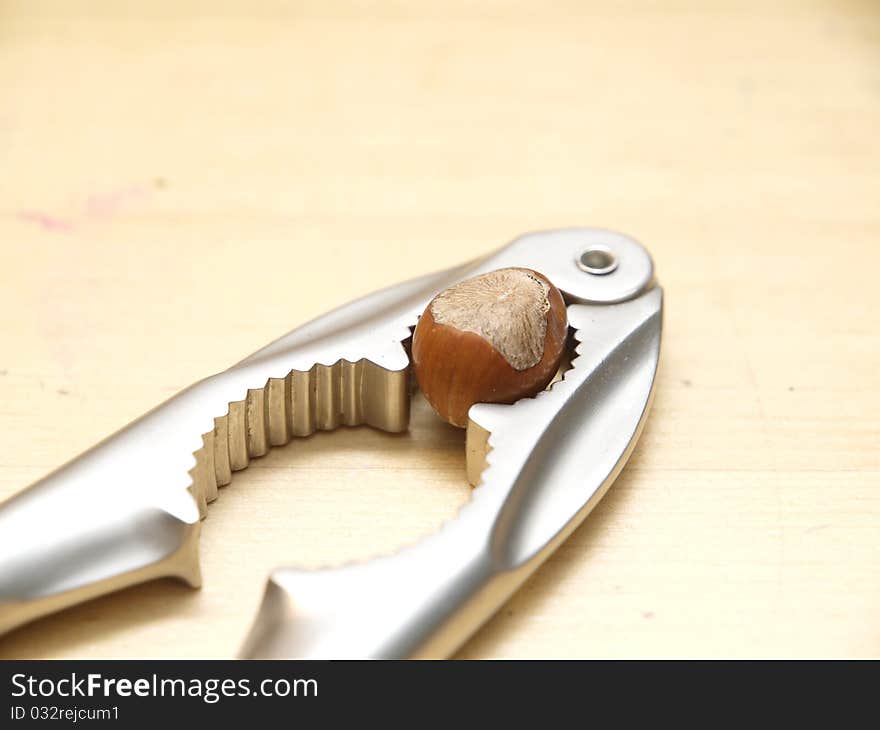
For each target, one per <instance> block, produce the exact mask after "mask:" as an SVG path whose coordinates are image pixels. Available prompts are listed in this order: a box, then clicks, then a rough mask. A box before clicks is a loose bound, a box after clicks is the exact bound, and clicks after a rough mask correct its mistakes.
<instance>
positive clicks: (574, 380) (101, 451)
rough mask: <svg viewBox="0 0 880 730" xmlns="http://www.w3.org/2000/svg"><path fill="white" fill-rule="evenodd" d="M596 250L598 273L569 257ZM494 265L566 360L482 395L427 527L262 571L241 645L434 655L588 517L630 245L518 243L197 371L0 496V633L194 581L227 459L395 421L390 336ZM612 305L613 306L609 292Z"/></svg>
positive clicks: (604, 447) (401, 355) (640, 410)
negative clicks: (53, 467)
mask: <svg viewBox="0 0 880 730" xmlns="http://www.w3.org/2000/svg"><path fill="white" fill-rule="evenodd" d="M591 247H593V248H595V247H607V248H608V250H609V251H610V252H611V253H613V255H614V257H615V258H616V261H617V263H618V266H617V268H616V269H615V270H614V271H613V272H610V273H608V274H606V275H604V276H595V275H591V274H588V273H585V272H584V271H582V270H581V269H580V268H579V266H578V256H579V254H580V253H581V252H583V251H584V250H586V249H589V248H591ZM504 266H525V267H529V268H533V269H536V270H538V271H541V272H542V273H544V274H545V275H546V276H548V277H549V278H550V279H551V281H553V282H554V283H555V284H556V285H557V286H558V287H559V288H560V289H561V290H562V291H563V293H564V294H565V295H566V299H567V301H568V302H570V305H569V318H570V323H571V325H572V327H573V328H575V330H576V339H577V340H578V341H579V342H580V343H581V344H580V345H579V346H578V357H576V359H575V360H574V361H573V367H572V368H571V369H570V370H569V371H568V372H567V373H566V374H565V377H564V379H563V380H562V381H560V382H559V383H557V384H556V385H554V386H553V387H552V389H550V390H548V391H545V392H544V393H541V394H540V395H539V396H538V397H536V398H534V399H528V400H523V401H520V402H518V403H517V404H515V405H513V406H489V405H477V406H474V407H473V408H472V409H471V412H470V424H469V427H468V435H467V451H468V454H467V456H468V473H469V475H470V477H471V478H472V480H473V481H476V480H477V479H479V478H481V479H482V483H481V485H480V486H479V487H478V488H477V489H476V490H475V491H474V496H473V500H472V501H471V502H470V503H469V504H468V505H466V506H465V507H464V508H463V509H462V510H461V512H460V514H459V516H458V517H457V518H456V519H454V520H452V521H451V522H449V523H447V525H446V526H445V527H444V528H443V529H442V530H441V531H440V532H439V533H437V534H436V535H434V536H431V537H429V538H427V539H426V540H424V541H422V542H421V543H419V544H418V545H416V546H413V547H410V548H406V549H404V550H402V551H400V552H399V553H397V554H395V555H393V556H388V557H384V558H379V559H376V560H372V561H369V562H366V563H360V564H354V565H349V566H344V567H341V568H337V569H332V570H321V571H313V572H309V571H301V570H297V569H295V568H279V569H277V570H275V571H274V572H273V573H272V575H271V578H270V580H269V583H268V587H267V590H266V595H265V597H264V601H263V604H262V606H261V609H260V611H259V613H258V616H257V619H256V621H255V623H254V626H253V628H252V630H251V633H250V635H249V636H248V638H247V640H246V642H245V646H244V648H243V650H242V655H243V656H314V657H317V656H322V657H327V656H390V657H406V656H445V655H447V654H448V653H450V652H451V651H453V650H454V649H455V648H456V647H457V646H458V645H460V644H461V642H462V641H463V640H464V639H465V638H467V636H469V635H470V634H471V633H472V632H473V631H475V630H476V629H477V628H478V627H479V625H480V624H481V623H482V622H483V621H485V619H486V618H488V616H490V615H491V614H492V612H494V611H495V610H496V609H497V608H498V606H500V605H501V603H502V602H503V601H504V600H505V599H506V598H507V596H509V595H510V593H511V592H512V591H514V590H515V589H516V587H517V586H518V585H519V584H520V583H521V582H522V581H523V580H525V578H526V577H527V576H528V575H529V574H530V573H531V572H532V571H533V570H534V569H535V568H536V567H537V566H538V565H539V564H540V563H541V562H542V561H543V560H544V559H545V558H546V556H547V555H549V554H550V552H552V550H553V549H554V548H555V547H556V545H558V544H559V542H560V541H561V540H563V539H564V538H565V537H566V536H567V535H568V534H569V532H570V531H571V530H572V529H574V527H575V526H576V525H577V524H579V523H580V521H581V520H582V519H583V518H584V517H585V516H586V514H588V512H589V510H590V509H591V508H592V506H593V505H594V504H595V503H596V501H598V499H599V498H600V497H601V495H602V494H603V493H604V491H605V489H607V487H608V486H609V485H610V483H611V482H612V481H613V479H614V478H615V477H616V475H617V473H618V472H619V470H620V468H622V466H623V464H624V463H625V461H626V459H627V458H628V456H629V453H630V451H631V449H632V447H633V445H634V443H635V440H636V439H637V437H638V433H639V430H640V428H641V424H642V423H643V420H644V417H645V414H646V412H647V409H648V405H649V403H650V397H651V393H652V388H653V382H654V374H655V371H656V366H657V361H658V357H659V349H660V329H661V319H662V294H661V291H660V289H659V288H658V287H656V286H653V265H652V263H651V259H650V256H649V255H648V253H647V252H646V251H645V250H644V248H643V247H642V246H641V245H640V244H638V243H637V242H635V241H633V240H632V239H630V238H628V237H626V236H623V235H621V234H617V233H612V232H609V231H604V230H601V229H565V230H560V231H550V232H544V233H534V234H530V235H527V236H523V237H522V238H520V239H517V240H516V241H514V242H512V243H510V244H508V245H507V246H505V247H504V248H502V249H500V250H499V251H497V252H496V253H495V254H492V255H490V256H487V257H485V258H483V259H481V260H478V261H475V262H472V263H470V264H466V265H464V266H460V267H456V268H454V269H450V270H448V271H444V272H439V273H436V274H431V275H428V276H423V277H420V278H418V279H414V280H412V281H409V282H405V283H403V284H400V285H397V286H394V287H391V288H389V289H385V290H383V291H380V292H377V293H375V294H372V295H369V296H367V297H364V298H362V299H359V300H356V301H354V302H352V303H350V304H347V305H345V306H343V307H340V308H339V309H336V310H334V311H333V312H330V313H329V314H327V315H324V316H323V317H320V318H319V319H316V320H314V321H313V322H310V323H308V324H306V325H304V326H302V327H300V328H298V329H297V330H294V331H293V332H291V333H289V334H288V335H286V336H284V337H282V338H281V339H279V340H277V341H276V342H273V343H271V344H270V345H268V346H267V347H265V348H263V349H261V350H260V351H258V352H256V353H254V354H253V355H251V356H250V357H248V358H247V359H245V360H243V361H242V362H240V363H238V364H237V365H235V366H234V367H232V368H230V369H228V370H226V371H224V372H221V373H219V374H217V375H214V376H212V377H210V378H207V379H205V380H203V381H200V382H199V383H196V384H195V385H193V386H191V387H190V388H188V389H186V390H184V391H183V392H181V393H180V394H178V395H177V396H175V397H174V398H172V399H170V400H169V401H167V402H166V403H164V404H162V405H161V406H159V407H158V408H156V409H155V410H153V411H151V412H150V413H148V414H146V415H145V416H143V417H142V418H140V419H139V420H137V421H135V422H134V423H132V424H130V425H129V426H127V427H126V428H124V429H123V430H122V431H120V432H118V433H117V434H115V435H113V436H111V437H110V438H108V439H107V440H105V441H104V442H102V443H101V444H99V445H97V446H96V447H94V448H93V449H91V450H90V451H88V452H86V453H85V454H83V455H81V456H80V457H78V458H77V459H75V460H73V461H71V462H70V463H68V464H67V465H65V466H63V467H61V468H60V469H59V470H57V471H56V472H54V473H52V474H50V475H49V476H47V477H45V478H44V479H42V480H40V481H39V482H37V483H36V484H34V485H32V486H31V487H29V488H28V489H27V490H25V491H23V492H21V493H20V494H18V495H15V496H14V497H12V498H11V499H9V500H7V501H6V502H5V503H3V504H2V505H0V632H2V631H7V630H10V629H12V628H14V627H15V626H17V625H20V624H22V623H24V622H26V621H30V620H32V619H34V618H36V617H38V616H41V615H43V614H46V613H49V612H51V611H56V610H59V609H61V608H64V607H65V606H69V605H71V604H73V603H77V602H80V601H83V600H87V599H89V598H92V597H94V596H97V595H100V594H103V593H106V592H109V591H113V590H117V589H119V588H122V587H124V586H127V585H131V584H134V583H137V582H141V581H144V580H149V579H152V578H155V577H159V576H177V577H180V578H182V579H184V580H186V581H188V582H189V583H190V584H192V585H198V584H199V582H200V578H199V568H198V554H197V550H198V532H199V524H200V518H201V517H204V516H205V513H206V509H207V505H208V503H210V502H211V501H213V499H215V498H216V497H217V494H218V487H222V486H224V485H226V484H228V483H229V482H230V481H231V479H232V474H233V473H234V472H235V471H238V470H240V469H243V468H246V467H247V465H248V463H249V461H250V459H252V458H256V457H259V456H261V455H263V454H265V453H266V451H267V450H268V449H269V448H270V447H272V446H277V445H282V444H284V443H286V442H287V441H288V440H290V439H291V438H292V437H295V436H301V435H307V434H309V433H312V432H313V431H315V430H326V429H332V428H335V427H337V426H338V425H342V424H345V425H355V424H362V423H363V424H367V425H371V426H374V427H376V428H381V429H384V430H387V431H401V430H404V429H406V427H407V423H408V416H409V395H408V372H409V359H408V356H407V353H406V350H405V349H404V346H403V344H402V343H403V342H404V341H405V340H406V339H407V338H408V337H409V336H410V332H411V329H410V328H411V327H413V326H414V325H415V323H416V322H417V319H418V316H419V315H420V314H421V312H422V311H423V309H424V307H425V306H426V305H427V303H428V301H429V300H430V299H431V298H432V297H433V296H434V295H435V294H436V293H437V292H438V291H439V290H441V289H443V288H445V287H448V286H450V285H451V284H453V283H455V282H457V281H460V280H462V279H464V278H468V277H470V276H473V275H475V274H478V273H483V272H486V271H491V270H493V269H497V268H501V267H504ZM620 302H622V303H620Z"/></svg>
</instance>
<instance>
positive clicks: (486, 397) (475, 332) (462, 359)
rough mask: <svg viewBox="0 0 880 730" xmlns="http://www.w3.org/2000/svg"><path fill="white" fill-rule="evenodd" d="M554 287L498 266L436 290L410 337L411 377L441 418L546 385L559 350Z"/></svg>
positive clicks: (560, 312)
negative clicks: (412, 369) (413, 377)
mask: <svg viewBox="0 0 880 730" xmlns="http://www.w3.org/2000/svg"><path fill="white" fill-rule="evenodd" d="M567 334H568V321H567V316H566V310H565V302H564V301H563V300H562V295H561V294H560V293H559V290H558V289H557V288H556V287H555V286H553V284H552V283H550V281H549V280H548V279H547V277H545V276H544V275H543V274H539V273H538V272H537V271H532V270H530V269H519V268H510V269H498V270H497V271H491V272H489V273H488V274H482V275H480V276H475V277H474V278H473V279H468V280H466V281H462V282H460V283H458V284H455V285H454V286H451V287H449V288H448V289H445V290H444V291H442V292H440V293H439V294H438V295H437V296H436V297H434V299H433V300H432V301H431V303H430V304H428V306H427V308H426V309H425V311H424V313H423V314H422V316H421V319H419V323H418V326H417V327H416V330H415V333H414V335H413V342H412V356H413V365H414V369H415V374H416V379H417V380H418V383H419V387H420V388H421V390H422V393H424V395H425V398H426V399H427V400H428V402H429V403H430V404H431V406H432V407H433V409H434V410H435V411H436V412H437V414H438V415H439V416H440V418H442V419H443V420H444V421H448V422H449V423H451V424H453V425H454V426H459V427H461V428H464V427H465V426H467V422H468V410H469V409H470V407H471V406H472V405H473V404H474V403H514V402H515V401H517V400H519V399H520V398H526V397H530V396H533V395H535V394H536V393H538V392H539V391H541V390H543V389H544V388H546V387H547V384H548V383H549V382H550V381H551V380H552V379H553V376H554V375H555V374H556V371H557V370H558V369H559V363H560V361H561V360H562V355H563V353H564V351H565V339H566V336H567Z"/></svg>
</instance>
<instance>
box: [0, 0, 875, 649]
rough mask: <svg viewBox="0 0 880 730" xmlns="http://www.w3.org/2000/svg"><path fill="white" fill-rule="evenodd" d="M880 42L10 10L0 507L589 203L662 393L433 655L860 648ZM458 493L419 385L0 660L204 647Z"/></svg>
mask: <svg viewBox="0 0 880 730" xmlns="http://www.w3.org/2000/svg"><path fill="white" fill-rule="evenodd" d="M878 69H880V5H878V4H877V3H876V2H872V1H871V0H863V1H862V2H859V1H857V0H816V1H813V2H810V1H807V0H804V1H803V2H795V1H793V0H789V1H787V2H777V3H766V2H758V1H757V0H750V1H748V2H733V1H732V0H731V1H730V2H697V1H696V0H675V1H673V0H670V1H669V2H661V1H653V2H647V1H646V2H624V3H610V2H599V1H598V0H597V1H596V2H561V3H543V2H542V3H537V2H535V3H513V2H486V3H471V2H444V3H424V4H422V3H415V4H414V3H409V2H399V3H336V2H295V3H288V4H284V5H281V4H278V5H276V4H259V3H235V4H227V3H218V2H213V3H201V4H199V5H194V4H190V3H182V2H162V3H147V4H144V3H131V4H130V5H127V4H124V3H110V2H106V3H80V2H66V3H61V2H56V3H41V2H26V3H25V2H22V3H10V2H2V3H0V89H2V92H0V163H2V170H3V175H2V183H0V256H2V259H0V338H2V345H0V434H2V444H3V447H2V452H0V453H2V458H0V496H5V495H8V494H11V493H13V492H14V491H16V490H18V489H20V488H22V487H24V486H26V485H27V484H29V483H30V482H32V481H33V480H35V479H37V478H39V477H40V476H42V475H43V474H45V473H46V472H48V471H49V470H51V469H52V468H54V467H55V466H58V465H59V464H61V463H63V462H64V461H65V460H67V459H68V458H70V457H72V456H73V455H75V454H77V453H79V452H80V451H82V450H84V449H86V448H87V447H89V446H90V445H92V444H93V443H95V442H96V441H98V440H99V439H101V438H102V437H103V436H105V435H107V434H109V433H110V432H112V431H114V430H116V429H117V428H119V427H121V426H122V425H124V424H125V423H127V422H128V421H129V420H131V419H132V418H134V417H136V416H138V415H139V414H141V413H142V412H144V411H146V410H148V409H149V408H151V407H152V406H154V405H156V404H157V403H159V402H160V401H162V400H164V399H165V398H167V397H168V396H170V395H171V394H173V393H174V392H176V391H177V390H179V389H180V388H182V387H184V386H186V385H187V384H189V383H190V382H192V381H194V380H197V379H199V378H201V377H203V376H205V375H207V374H210V373H212V372H215V371H217V370H220V369H222V368H224V367H226V366H228V365H229V364H231V363H233V362H235V361H236V360H238V359H240V358H241V357H243V356H244V355H246V354H248V353H249V352H252V351H253V350H255V349H256V348H258V347H259V346H261V345H262V344H264V343H266V342H267V341H269V340H271V339H274V338H275V337H277V336H279V335H280V334H283V333H284V332H286V331H287V330H289V329H291V328H293V327H294V326H296V325H298V324H300V323H302V322H304V321H306V320H307V319H309V318H311V317H313V316H316V315H318V314H320V313H322V312H324V311H325V310H327V309H328V308H330V307H333V306H334V305H337V304H339V303H342V302H344V301H347V300H349V299H351V298H352V297H354V296H356V295H359V294H363V293H366V292H368V291H370V290H373V289H376V288H378V287H381V286H383V285H386V284H389V283H392V282H395V281H398V280H401V279H403V278H408V277H411V276H414V275H417V274H420V273H423V272H427V271H429V270H434V269H438V268H441V267H445V266H448V265H452V264H454V263H456V262H459V261H461V260H463V259H466V258H468V257H472V256H473V255H475V254H477V253H480V252H484V251H488V250H490V249H492V248H494V247H496V246H498V245H500V244H502V243H504V242H506V241H507V240H509V239H511V238H513V237H514V236H516V235H518V234H520V233H522V232H525V231H529V230H534V229H541V228H552V227H560V226H566V225H578V224H586V225H600V226H605V227H610V228H616V229H619V230H622V231H626V232H628V233H630V234H632V235H634V236H635V237H637V238H639V239H640V240H642V241H643V242H644V243H646V244H647V245H648V247H649V248H650V249H651V251H652V253H653V255H654V257H655V260H656V264H657V269H658V273H659V277H660V279H661V281H662V283H663V285H664V287H665V289H666V296H667V310H666V330H665V341H664V352H663V358H662V364H661V375H660V380H659V384H658V388H657V396H656V401H655V405H654V410H653V413H652V415H651V418H650V421H649V423H648V426H647V429H646V431H645V433H644V436H643V437H642V440H641V442H640V443H639V445H638V448H637V450H636V452H635V455H634V456H633V459H632V461H631V462H630V465H629V466H628V467H627V469H626V470H625V472H624V474H623V475H622V476H621V477H620V479H619V480H618V482H617V483H616V485H615V486H614V487H613V489H612V490H611V492H610V493H609V494H608V496H607V497H606V498H605V499H604V501H603V502H602V503H601V504H600V506H599V507H598V508H597V510H596V511H595V512H594V513H593V515H592V516H591V517H590V518H589V519H588V520H587V522H586V523H585V524H584V526H583V527H582V528H581V529H579V530H578V531H577V532H576V533H575V535H574V536H573V537H572V538H571V539H570V540H569V541H568V542H566V543H565V545H564V546H563V547H562V548H561V549H560V550H559V552H558V553H557V554H556V555H554V556H553V557H552V558H551V559H550V560H549V562H548V563H547V564H546V565H545V566H544V567H543V568H542V569H541V570H540V571H539V572H538V573H537V574H536V575H535V577H534V578H533V579H532V580H530V581H529V582H528V583H527V584H526V586H525V587H524V588H523V589H522V590H521V591H520V592H519V593H518V594H517V595H516V596H515V597H514V598H513V599H512V600H511V601H510V602H509V604H507V605H506V606H505V607H504V608H503V609H502V611H501V612H500V613H499V614H498V615H497V617H496V618H494V619H493V620H492V621H491V622H489V623H488V624H487V625H486V626H485V627H484V628H483V630H481V631H480V632H479V634H478V635H476V636H475V637H474V638H473V639H472V640H471V641H470V642H469V643H468V644H467V645H466V646H465V647H464V648H463V649H462V650H461V652H460V654H459V656H461V657H467V658H472V657H596V656H599V657H608V656H670V657H671V656H675V657H679V656H878V655H880V427H878V420H880V362H878V359H880V358H878V355H880V335H878V322H880V308H878V305H877V286H878V284H877V282H878V271H880V141H878V139H880V138H878V132H880V72H878ZM467 498H468V488H467V486H466V484H465V479H464V457H463V452H462V437H461V434H460V433H459V432H458V431H455V430H453V429H451V428H447V427H445V426H443V425H440V424H439V423H438V422H437V421H436V420H435V419H434V418H433V417H432V415H431V413H429V412H428V411H427V410H426V409H425V407H424V405H423V404H422V403H420V402H419V403H417V404H416V409H415V417H414V424H413V429H412V432H411V433H410V434H409V435H404V436H399V437H391V436H387V435H383V434H380V433H377V432H372V431H369V430H367V429H360V430H357V429H349V430H341V431H338V432H334V433H329V434H328V433H324V434H319V435H316V436H315V437H313V438H309V439H307V440H303V441H300V442H296V443H294V444H292V445H290V446H288V447H286V448H284V449H280V450H276V451H274V452H273V453H271V454H270V455H269V456H267V457H266V458H264V459H261V460H258V461H256V462H254V463H253V465H252V466H251V467H250V468H249V469H248V470H247V471H245V472H242V473H241V474H239V475H237V476H236V477H235V480H234V482H233V484H232V485H231V486H230V487H228V488H226V489H225V491H223V492H222V494H221V496H220V499H219V500H218V501H217V502H216V503H215V504H214V505H213V506H212V507H211V511H210V513H209V517H208V519H207V521H206V522H205V524H204V526H203V535H202V565H203V571H204V587H203V588H202V589H201V590H200V591H192V590H190V589H188V588H186V587H185V586H184V585H182V584H178V583H175V582H172V581H167V582H157V583H154V584H149V585H144V586H141V587H137V588H133V589H130V590H126V591H124V592H121V593H118V594H116V595H113V596H110V597H108V598H105V599H101V600H97V601H94V602H92V603H89V604H87V605H83V606H80V607H78V608H75V609H72V610H69V611H67V612H65V613H62V614H59V615H56V616H53V617H50V618H47V619H44V620H42V621H39V622H37V623H35V624H32V625H30V626H28V627H26V628H23V629H21V630H19V631H17V632H15V633H13V634H10V635H9V636H7V637H5V638H2V639H0V656H3V657H160V656H161V657H224V656H231V655H233V654H234V652H235V651H236V650H237V648H238V646H239V644H240V641H241V639H242V637H243V635H244V632H245V630H246V628H247V627H248V625H249V622H250V619H251V617H252V615H253V613H254V611H255V608H256V606H257V602H258V600H259V597H260V592H261V590H262V585H263V581H264V578H265V574H266V573H267V571H268V570H269V569H270V568H271V567H272V566H274V565H277V564H280V563H300V564H303V565H319V564H323V563H333V562H338V561H341V560H344V559H349V558H355V557H363V556H366V555H369V554H373V553H378V552H387V551H390V550H392V549H394V548H395V547H397V546H399V545H401V544H403V543H406V542H409V541H412V540H414V539H416V538H418V537H419V536H421V535H423V534H425V533H427V532H430V531H431V530H432V529H434V528H435V527H436V526H437V525H438V524H439V523H440V522H442V521H443V520H445V519H446V518H448V517H450V516H451V515H453V514H454V513H455V510H456V509H457V508H458V506H459V505H460V504H461V503H463V502H464V501H465V500H466V499H467ZM70 519H76V515H75V514H72V515H70Z"/></svg>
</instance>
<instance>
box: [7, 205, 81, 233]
mask: <svg viewBox="0 0 880 730" xmlns="http://www.w3.org/2000/svg"><path fill="white" fill-rule="evenodd" d="M18 218H19V220H22V221H26V222H27V223H34V224H36V225H38V226H40V227H41V228H42V229H43V230H46V231H55V232H57V233H69V232H70V231H72V230H73V224H71V223H70V222H68V221H66V220H64V219H63V218H58V217H57V216H54V215H50V214H49V213H41V212H40V211H36V210H20V211H19V212H18Z"/></svg>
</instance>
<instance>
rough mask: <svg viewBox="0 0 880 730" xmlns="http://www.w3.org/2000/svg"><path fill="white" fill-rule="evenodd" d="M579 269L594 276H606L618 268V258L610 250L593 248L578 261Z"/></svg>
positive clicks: (598, 247) (585, 252)
mask: <svg viewBox="0 0 880 730" xmlns="http://www.w3.org/2000/svg"><path fill="white" fill-rule="evenodd" d="M577 265H578V268H579V269H580V270H581V271H586V272H587V273H588V274H593V275H594V276H605V274H610V273H611V272H612V271H614V270H615V269H616V268H617V257H616V256H615V255H614V253H613V252H612V251H611V249H610V248H607V247H605V246H591V247H590V248H588V249H587V250H586V251H584V252H583V253H582V254H581V255H580V256H579V257H578V259H577Z"/></svg>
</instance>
